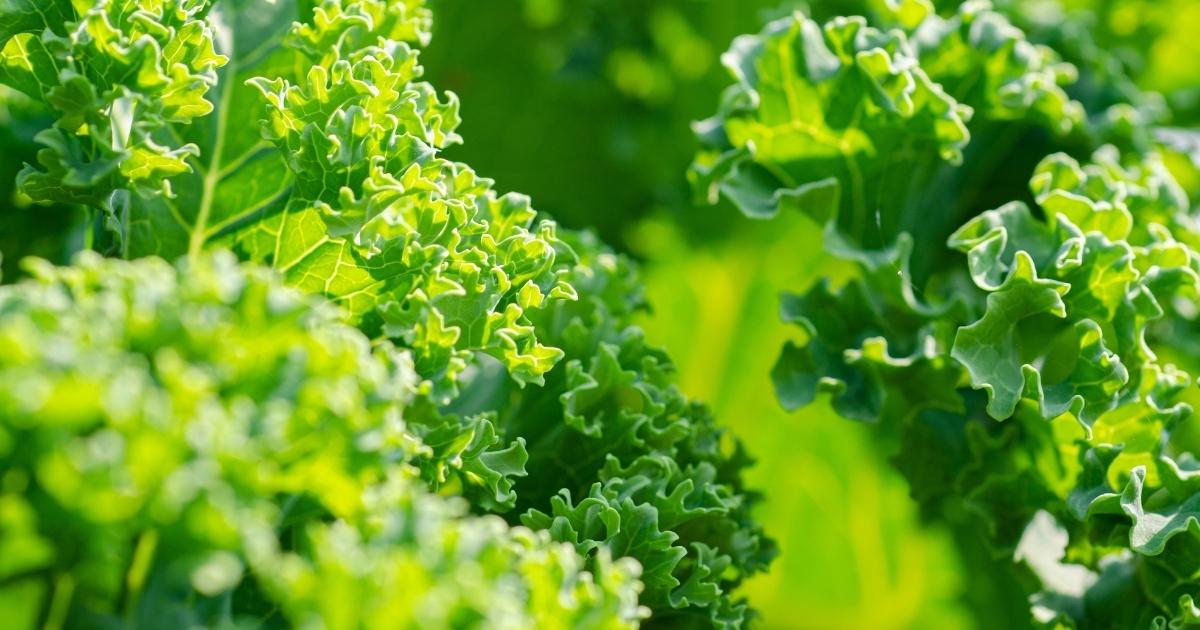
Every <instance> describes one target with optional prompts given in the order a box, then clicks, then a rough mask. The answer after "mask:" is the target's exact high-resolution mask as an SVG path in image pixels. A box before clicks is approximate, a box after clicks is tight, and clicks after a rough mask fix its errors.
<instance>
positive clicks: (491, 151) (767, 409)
mask: <svg viewBox="0 0 1200 630" xmlns="http://www.w3.org/2000/svg"><path fill="white" fill-rule="evenodd" d="M884 1H886V0H840V1H839V0H816V1H814V2H810V3H807V4H805V3H801V2H796V1H790V0H782V1H781V0H492V1H490V2H478V1H477V0H436V1H435V2H434V3H433V4H434V6H433V8H434V11H435V16H436V20H435V32H434V38H433V44H432V45H431V47H430V48H429V49H428V51H427V52H426V53H425V54H424V55H423V62H424V63H425V65H426V71H427V76H428V77H429V78H430V79H431V80H432V81H433V82H434V83H435V84H436V85H438V86H439V87H440V88H442V89H448V90H452V91H454V92H456V93H458V95H459V96H460V97H461V99H462V102H463V106H462V114H463V118H464V123H463V125H462V127H461V128H460V132H461V133H462V135H463V137H464V138H466V143H465V144H464V145H462V146H460V147H454V148H453V149H451V151H449V152H448V157H450V158H453V159H460V160H463V161H466V162H468V163H471V164H472V165H474V166H475V167H476V169H477V170H478V171H479V172H480V173H481V174H484V175H486V176H489V177H493V178H495V179H496V181H497V188H498V189H500V190H516V191H521V192H524V193H527V194H529V195H531V196H532V197H533V199H534V202H535V205H536V206H537V207H538V209H539V210H540V211H543V212H546V213H548V214H550V215H551V216H554V217H556V218H557V219H559V220H560V221H561V222H562V223H564V224H566V225H568V226H571V227H589V226H590V227H592V228H594V229H595V230H596V231H597V232H599V233H600V235H601V236H602V237H603V238H604V239H605V240H606V241H608V242H609V243H611V244H613V245H614V246H616V247H617V248H619V249H621V250H623V251H626V252H628V253H630V254H632V255H633V256H634V257H636V258H638V259H640V260H641V261H642V264H643V275H644V278H645V279H646V281H647V284H648V287H647V295H648V297H649V300H650V302H651V304H652V305H653V306H654V308H655V311H654V313H653V314H652V315H650V316H647V317H646V318H645V319H644V321H643V325H644V326H645V327H646V329H647V331H648V336H649V338H650V339H651V340H652V341H654V342H656V343H660V344H664V345H666V346H667V347H668V349H669V350H670V352H671V353H672V356H674V357H676V360H677V362H678V365H677V367H678V369H679V372H680V379H681V383H682V386H683V388H684V389H685V390H686V391H687V392H688V393H689V394H690V395H693V396H696V397H698V398H701V399H705V400H708V401H710V402H711V404H712V406H713V407H714V410H715V411H716V412H717V415H718V417H719V418H720V419H721V421H722V422H724V423H726V424H728V425H731V426H732V427H733V428H735V429H736V431H737V433H738V434H739V435H741V436H742V437H743V438H744V439H745V441H746V442H747V445H748V447H749V448H750V450H751V452H752V453H753V454H754V455H755V456H756V457H757V458H758V465H757V466H756V467H755V468H754V469H753V470H752V472H751V474H750V481H751V483H752V485H753V486H755V487H756V488H758V489H759V490H760V491H762V492H763V493H764V494H766V495H768V497H769V500H767V501H764V502H762V503H761V504H760V508H759V509H760V514H759V517H760V518H761V520H762V521H763V523H764V525H765V527H766V528H767V530H768V531H769V532H770V533H771V534H772V535H773V536H774V537H775V538H776V539H777V540H778V542H779V545H780V548H781V555H780V557H779V559H778V560H777V561H776V563H775V565H774V566H773V567H772V570H771V571H770V572H769V573H768V574H766V575H763V576H760V577H757V578H755V579H753V580H751V581H750V582H749V583H747V584H746V585H745V587H744V594H745V595H746V596H748V597H749V598H750V599H751V600H752V603H753V605H754V606H755V607H757V608H758V609H759V610H760V612H761V613H762V616H763V617H762V619H761V620H760V624H759V625H760V626H761V627H767V628H969V627H1013V626H1014V624H1015V625H1016V626H1020V625H1023V624H1024V621H1023V620H1022V619H1012V618H1006V617H1004V616H1003V613H1002V612H1000V611H1004V610H1008V611H1012V610H1017V611H1023V608H1024V607H1023V606H1022V605H1021V604H1020V603H1019V602H1018V603H1016V605H1015V606H1014V605H1013V602H1011V601H1008V602H1007V603H1005V601H1006V597H1012V595H1010V594H1007V593H1008V591H1006V590H1005V589H1004V585H989V584H981V583H979V582H978V580H977V579H976V576H974V575H972V574H971V573H970V572H968V571H967V570H966V569H965V567H969V566H970V565H971V563H972V562H974V561H979V559H978V558H963V557H962V554H963V553H964V551H963V549H964V548H965V547H963V546H962V545H955V544H954V543H953V538H954V536H955V532H951V531H945V530H944V529H940V528H937V527H933V526H929V525H925V524H923V523H922V522H921V519H920V516H919V515H918V514H917V510H916V507H915V504H914V503H913V502H912V501H911V500H910V499H909V497H908V487H907V484H906V483H905V482H904V480H903V479H902V478H901V476H900V475H899V473H897V472H896V471H895V470H894V469H893V468H891V467H890V466H889V465H888V463H887V460H888V453H889V451H890V450H891V447H890V446H889V445H888V444H887V443H885V442H884V441H883V440H881V439H880V438H879V436H878V435H875V434H874V433H877V432H872V431H871V429H870V427H866V426H862V425H858V424H854V423H849V422H845V421H842V420H839V419H837V418H835V417H834V416H833V414H832V412H830V411H829V410H828V409H824V408H821V407H820V406H819V405H818V406H812V407H809V408H806V409H805V410H803V411H801V412H799V413H796V414H787V413H784V412H783V411H782V410H781V409H780V408H779V406H778V403H777V402H776V400H775V396H774V394H773V392H772V389H771V385H770V380H769V378H768V372H769V370H770V368H771V365H772V364H773V362H774V361H775V358H776V353H777V351H778V348H779V347H780V345H781V344H782V342H783V340H784V338H786V336H787V335H788V334H789V331H788V330H787V328H786V327H785V326H783V325H782V324H781V323H779V322H778V321H777V318H776V317H775V316H774V313H775V312H776V304H777V295H778V293H779V292H780V291H782V290H784V289H787V290H792V291H797V290H802V289H804V288H805V287H807V286H808V285H810V284H811V283H812V282H814V281H815V280H816V279H817V278H819V277H821V276H832V277H834V278H835V281H836V279H837V278H838V277H844V275H845V274H846V273H847V272H848V271H847V269H845V268H843V267H841V266H840V264H839V263H837V262H836V261H832V260H830V259H829V258H828V257H827V256H826V255H825V254H824V253H823V252H822V248H821V247H820V242H819V239H820V231H819V228H818V226H816V225H814V224H812V223H810V222H808V221H807V220H805V219H803V218H802V217H799V216H790V217H779V218H776V219H775V220H772V221H770V222H753V221H750V220H748V219H745V218H744V217H743V215H741V214H740V213H738V212H737V211H735V210H734V209H733V208H731V207H729V206H727V205H718V206H715V207H709V206H706V205H697V204H693V203H692V199H691V195H690V192H689V191H688V187H687V182H686V179H685V173H686V170H687V167H688V164H689V163H690V162H691V160H692V158H693V155H694V152H695V148H696V144H695V142H694V140H693V137H692V132H691V129H690V128H689V122H690V121H693V120H697V119H700V118H703V117H705V116H707V115H709V114H710V113H711V112H712V111H713V110H714V109H715V106H716V104H717V101H718V98H719V95H720V93H721V91H722V89H723V88H724V87H725V86H726V85H727V84H728V83H729V78H728V74H727V72H726V70H725V69H724V68H723V67H722V66H721V63H720V55H721V53H722V52H724V51H725V50H726V49H727V47H728V46H729V43H730V41H731V40H732V39H733V38H734V37H735V36H737V35H739V34H742V33H751V32H757V31H758V30H759V29H760V28H761V26H762V24H763V23H765V22H766V21H767V20H769V19H771V18H772V17H776V16H779V15H782V14H784V13H786V12H788V11H792V10H802V11H807V12H810V13H811V14H813V15H814V16H815V17H819V18H827V17H830V16H834V15H847V14H856V13H863V12H867V11H869V10H870V8H871V6H872V3H873V2H884ZM937 4H938V5H939V6H941V7H943V8H949V7H952V6H954V5H957V4H958V2H953V1H943V2H938V3H937ZM996 4H997V5H999V6H1000V7H1002V8H1005V9H1008V10H1009V11H1010V14H1011V15H1013V16H1014V19H1016V20H1017V21H1018V23H1019V24H1021V25H1022V26H1023V27H1025V28H1027V29H1028V30H1030V32H1031V33H1034V34H1035V37H1036V38H1042V39H1044V40H1046V41H1053V40H1055V39H1058V38H1063V37H1071V36H1072V35H1071V34H1070V31H1069V29H1065V28H1063V25H1064V23H1067V22H1069V23H1070V24H1071V25H1072V26H1073V27H1074V28H1075V33H1076V35H1079V34H1080V33H1083V34H1086V36H1087V37H1088V38H1090V43H1091V45H1093V46H1094V47H1098V48H1100V49H1102V50H1104V51H1106V52H1108V53H1112V55H1111V56H1112V57H1114V58H1116V59H1117V60H1119V64H1120V66H1121V68H1120V70H1122V71H1124V72H1125V73H1127V74H1128V75H1129V76H1130V77H1131V78H1132V79H1133V81H1134V82H1135V83H1136V84H1137V86H1138V87H1140V88H1143V89H1147V90H1154V91H1158V92H1160V93H1162V94H1163V96H1164V97H1165V98H1166V99H1167V102H1169V103H1170V104H1171V105H1172V110H1173V111H1174V113H1175V116H1176V119H1174V120H1168V121H1166V122H1167V123H1168V124H1179V125H1182V124H1193V123H1195V122H1196V121H1197V120H1200V90H1198V89H1197V87H1196V86H1197V85H1200V64H1197V63H1195V59H1197V58H1198V56H1200V37H1197V36H1196V33H1200V2H1195V0H1061V1H1060V0H997V2H996ZM1075 43H1077V42H1075ZM45 125H46V121H45V120H43V119H42V114H41V112H39V111H37V108H36V106H35V105H33V104H31V103H29V102H26V101H23V100H22V99H20V98H18V97H16V96H14V95H13V94H11V93H0V147H3V149H4V159H3V160H0V252H3V253H4V259H3V273H4V278H5V279H6V280H11V279H12V278H13V277H14V275H15V274H16V273H17V267H16V263H17V261H18V260H19V259H20V258H22V257H24V256H27V255H37V256H42V257H45V258H49V259H51V260H55V261H62V259H63V256H62V252H64V251H71V250H73V249H75V247H67V245H69V244H71V242H72V241H73V240H74V239H79V238H82V236H81V235H82V234H83V233H84V230H82V229H80V227H81V225H80V224H81V222H82V221H84V220H86V218H85V217H83V216H82V214H81V213H80V212H78V211H77V210H75V209H72V208H69V207H42V206H31V205H29V204H28V203H26V202H25V201H24V200H22V199H20V198H17V197H16V195H15V193H14V186H13V179H14V177H15V174H16V172H17V171H19V170H20V168H21V166H22V164H23V163H25V162H33V161H34V158H35V155H36V151H37V148H36V143H35V142H34V139H33V134H34V133H35V131H36V130H38V129H41V128H44V127H45ZM1185 158H1186V156H1184V155H1182V154H1181V155H1177V156H1175V159H1174V161H1173V162H1172V166H1173V167H1174V169H1175V170H1176V171H1177V175H1179V177H1180V179H1181V182H1182V183H1183V184H1184V185H1185V187H1187V188H1188V189H1189V193H1191V194H1192V195H1193V199H1194V198H1195V195H1196V193H1197V192H1198V189H1200V179H1198V178H1197V177H1196V176H1195V173H1194V172H1193V171H1192V170H1191V168H1190V166H1189V165H1188V161H1187V159H1185ZM1022 176H1024V175H1022ZM18 239H19V240H18Z"/></svg>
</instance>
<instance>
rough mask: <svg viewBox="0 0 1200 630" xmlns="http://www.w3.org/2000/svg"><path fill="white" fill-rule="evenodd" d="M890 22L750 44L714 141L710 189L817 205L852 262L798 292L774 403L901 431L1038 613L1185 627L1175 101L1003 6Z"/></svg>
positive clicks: (771, 29) (998, 575) (1188, 305)
mask: <svg viewBox="0 0 1200 630" xmlns="http://www.w3.org/2000/svg"><path fill="white" fill-rule="evenodd" d="M873 8H874V15H875V18H874V20H875V22H874V23H875V24H879V25H881V27H879V28H873V27H872V26H871V25H869V23H868V21H867V20H865V19H864V18H835V19H833V20H830V21H828V22H826V23H825V24H824V25H821V24H819V23H817V22H816V21H814V20H812V19H810V18H808V17H805V16H804V15H801V14H796V15H794V16H792V17H787V18H782V19H780V20H778V21H774V22H772V23H770V24H769V25H768V26H767V27H766V28H765V29H764V30H763V31H762V32H761V33H760V34H758V35H754V36H744V37H741V38H738V39H737V40H735V41H734V44H733V47H732V48H731V50H730V52H729V53H727V54H726V56H725V57H724V60H725V62H726V64H727V66H728V67H729V70H730V72H731V74H732V75H733V77H734V79H735V81H736V83H735V84H734V85H733V86H731V87H730V88H729V89H728V90H727V91H726V93H725V94H724V96H723V97H722V102H721V108H720V110H719V113H718V114H717V116H716V117H714V118H712V119H710V120H707V121H705V122H703V123H700V124H698V126H697V131H698V134H699V136H700V139H701V142H702V143H703V144H704V149H703V150H702V151H701V153H700V154H699V155H698V157H697V160H696V163H695V165H694V167H693V170H692V171H691V177H692V181H693V183H694V184H695V185H696V188H697V192H698V193H699V194H700V195H701V196H702V197H704V198H707V199H708V200H710V201H715V200H716V198H717V196H723V197H726V198H728V199H729V200H730V201H732V202H733V203H734V204H735V205H737V206H738V207H739V208H740V209H741V210H742V211H743V213H745V214H746V215H748V216H750V217H755V218H768V217H772V216H774V215H776V214H778V213H780V212H800V213H803V214H807V215H809V216H811V217H812V218H814V219H815V220H817V221H818V222H820V223H822V224H824V226H825V228H824V229H825V248H826V249H827V250H828V251H829V252H830V253H831V254H833V255H834V256H837V257H840V258H843V259H845V260H847V261H849V262H851V263H853V265H854V267H855V273H854V274H853V275H852V277H851V278H850V279H849V280H848V281H847V282H846V283H845V284H844V285H843V286H841V287H840V288H837V289H833V288H831V287H830V285H829V284H828V283H819V284H817V285H816V286H815V287H813V288H812V289H810V290H809V291H808V292H807V293H804V294H803V295H785V296H784V301H783V307H782V314H783V317H784V319H785V321H788V322H792V323H795V324H797V325H798V326H799V327H800V328H801V330H802V331H803V337H802V338H801V339H800V340H799V341H797V342H789V343H788V344H787V345H785V347H784V349H783V352H782V354H781V356H780V358H779V361H778V363H777V364H776V367H775V369H774V371H773V373H772V376H773V378H774V382H775V387H776V392H777V395H778V397H779V399H780V401H781V403H782V404H783V405H784V406H785V407H788V408H797V407H801V406H804V405H807V404H810V403H812V402H813V401H814V400H815V399H816V398H817V396H818V395H820V394H825V395H827V396H829V398H830V400H831V402H832V405H833V407H834V408H835V409H836V410H837V411H838V412H839V414H841V415H843V416H845V417H847V418H850V419H855V420H862V421H868V422H874V423H879V424H881V425H883V426H882V428H881V431H882V432H883V433H884V434H886V436H887V439H888V440H889V441H890V442H892V443H895V444H896V445H897V448H898V449H899V453H898V455H897V456H896V459H895V462H896V464H897V466H898V467H899V468H900V469H901V470H902V471H903V472H904V473H905V475H906V476H907V477H908V478H909V481H910V484H911V489H912V494H913V495H914V497H916V498H917V499H918V500H920V501H921V503H922V505H923V507H924V509H925V511H926V512H928V513H930V514H931V515H939V516H941V517H943V518H945V519H947V520H948V521H950V522H951V523H952V524H955V526H956V527H967V528H973V529H975V530H976V531H975V536H976V537H978V536H979V535H980V534H982V537H983V538H984V539H985V540H986V541H987V544H988V545H989V547H990V548H991V550H992V553H993V554H994V555H995V556H996V558H997V559H995V560H985V561H984V562H982V563H981V566H979V567H978V569H979V570H978V572H977V573H978V575H979V579H980V580H981V581H984V582H986V581H988V580H993V579H994V580H998V581H1012V580H1016V582H1017V583H1020V584H1022V585H1023V588H1024V589H1025V590H1026V592H1027V593H1030V594H1031V596H1032V599H1031V603H1032V605H1033V619H1034V620H1035V621H1037V622H1038V623H1040V624H1045V625H1047V626H1055V625H1065V626H1078V627H1113V626H1116V627H1145V626H1149V625H1155V626H1157V627H1165V626H1167V625H1169V626H1171V627H1178V626H1182V625H1185V624H1188V623H1191V620H1192V619H1193V618H1194V611H1195V608H1194V605H1193V598H1195V597H1197V596H1200V591H1197V587H1196V584H1197V582H1196V578H1197V575H1200V565H1197V564H1196V563H1195V557H1196V556H1195V554H1194V550H1193V547H1194V546H1195V545H1196V544H1197V539H1196V538H1195V536H1196V529H1195V528H1193V527H1190V524H1191V523H1192V522H1194V521H1196V520H1198V519H1197V515H1196V513H1195V511H1194V510H1195V501H1196V500H1197V499H1196V497H1197V496H1198V495H1197V494H1196V488H1195V486H1194V484H1192V483H1191V482H1190V481H1187V480H1188V479H1190V478H1191V476H1193V475H1192V472H1190V471H1192V469H1193V468H1195V457H1194V455H1193V454H1194V453H1195V452H1196V451H1197V448H1196V446H1197V445H1196V444H1195V443H1194V441H1192V439H1191V438H1190V437H1189V429H1188V426H1189V424H1190V418H1191V407H1190V406H1189V405H1188V404H1187V403H1186V402H1185V398H1186V396H1185V391H1186V390H1187V389H1189V388H1191V387H1192V386H1193V379H1192V377H1191V376H1189V375H1188V374H1187V373H1186V372H1185V371H1184V368H1190V369H1195V365H1194V360H1192V359H1191V357H1188V356H1186V355H1182V354H1178V353H1175V352H1173V349H1172V346H1173V345H1174V344H1176V343H1180V342H1181V340H1183V339H1186V338H1188V337H1189V336H1191V335H1194V331H1193V329H1192V328H1193V325H1194V324H1193V318H1194V314H1195V310H1196V299H1197V292H1196V291H1197V288H1198V287H1200V284H1198V280H1200V276H1198V275H1197V271H1198V270H1200V254H1198V253H1197V249H1196V243H1197V241H1196V237H1197V234H1200V233H1198V232H1197V229H1196V225H1195V222H1194V220H1193V218H1192V212H1191V206H1190V205H1189V202H1188V200H1187V196H1186V194H1185V192H1184V190H1183V189H1182V188H1181V187H1180V185H1179V184H1178V183H1176V181H1175V179H1174V176H1173V174H1172V173H1171V172H1170V171H1169V170H1168V169H1167V168H1166V167H1165V166H1164V158H1163V154H1164V150H1163V149H1161V148H1160V147H1158V146H1157V145H1156V138H1164V137H1165V136H1164V134H1163V133H1162V131H1161V130H1160V129H1157V128H1156V127H1155V125H1156V124H1159V123H1161V122H1163V121H1167V120H1170V119H1171V116H1170V113H1169V111H1168V110H1164V109H1163V108H1164V107H1165V104H1164V102H1163V100H1162V99H1161V98H1156V97H1155V96H1154V95H1152V94H1146V93H1143V92H1141V91H1140V90H1139V88H1137V87H1136V85H1135V84H1134V82H1133V81H1132V80H1131V79H1130V78H1129V76H1128V75H1127V74H1125V71H1124V69H1123V67H1122V66H1121V65H1120V64H1119V63H1116V62H1112V61H1111V59H1110V60H1108V62H1109V63H1105V60H1104V59H1102V58H1101V56H1100V55H1101V54H1102V52H1103V51H1102V49H1099V48H1097V47H1096V46H1095V44H1094V42H1093V41H1092V40H1091V39H1089V38H1088V37H1089V36H1088V35H1087V33H1086V31H1085V30H1083V29H1081V28H1079V26H1078V25H1072V24H1068V25H1067V27H1066V28H1064V29H1062V30H1063V32H1068V33H1074V34H1075V35H1076V39H1075V40H1073V41H1071V42H1070V43H1069V44H1068V45H1063V50H1064V52H1063V53H1062V54H1059V53H1057V52H1056V51H1055V50H1054V49H1052V48H1049V47H1047V46H1044V45H1041V44H1038V43H1036V42H1035V40H1033V39H1032V37H1033V36H1035V35H1037V31H1031V35H1030V38H1027V36H1026V34H1025V32H1023V31H1022V30H1021V29H1019V28H1017V27H1016V26H1014V24H1013V22H1012V20H1010V19H1009V18H1008V17H1006V16H1005V15H1004V14H1002V13H1000V12H996V11H994V10H993V9H991V7H990V6H989V5H988V4H987V3H984V2H966V3H963V4H962V6H960V7H957V8H955V9H947V10H945V11H943V12H941V13H939V12H936V11H935V10H934V7H933V6H932V5H930V4H929V3H927V2H923V1H919V0H914V1H908V2H886V3H877V5H876V6H874V7H873ZM1058 43H1059V44H1062V42H1058ZM1064 58H1067V59H1071V60H1072V61H1073V62H1075V63H1066V62H1064V61H1062V60H1063V59H1064ZM1173 133H1174V132H1173ZM1178 133H1181V134H1183V133H1186V132H1178ZM1175 146H1178V144H1175ZM1063 151H1066V152H1068V153H1063ZM1069 154H1075V155H1077V156H1078V155H1084V156H1088V155H1090V158H1088V159H1085V160H1083V163H1082V164H1081V160H1079V159H1078V158H1073V157H1070V155H1069ZM1089 160H1090V161H1089ZM1026 181H1027V182H1029V184H1028V186H1026V185H1025V184H1024V182H1026ZM1033 204H1036V207H1034V206H1033ZM989 208H995V209H989ZM1031 208H1032V209H1031ZM955 225H961V227H959V228H958V229H957V230H956V231H953V232H952V233H951V230H952V229H953V227H954V226H955ZM939 243H946V244H947V245H948V247H946V246H941V245H939ZM955 252H958V253H955ZM964 257H965V260H964ZM964 262H965V263H966V264H965V265H964V264H963V263H964ZM1175 361H1180V362H1182V363H1184V368H1181V367H1179V366H1178V365H1176V363H1175ZM975 390H979V391H980V392H982V394H980V393H977V392H976V391H975ZM1150 506H1153V507H1150ZM963 542H964V544H968V543H967V541H965V540H964V541H963ZM1011 559H1015V560H1017V561H1018V562H1017V563H1013V562H1012V560H1011Z"/></svg>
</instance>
